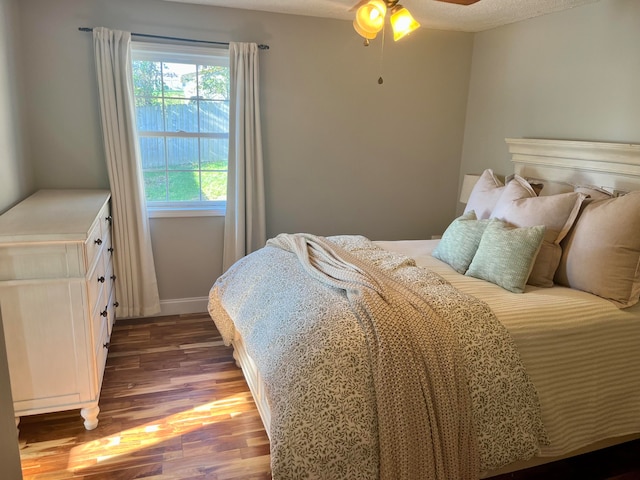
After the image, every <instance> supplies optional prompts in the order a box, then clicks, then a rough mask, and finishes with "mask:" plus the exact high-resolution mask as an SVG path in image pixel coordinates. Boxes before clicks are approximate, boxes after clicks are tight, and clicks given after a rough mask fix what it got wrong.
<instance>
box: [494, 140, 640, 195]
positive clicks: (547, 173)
mask: <svg viewBox="0 0 640 480" xmlns="http://www.w3.org/2000/svg"><path fill="white" fill-rule="evenodd" d="M505 141H506V143H507V145H509V152H510V153H511V161H512V162H513V163H514V172H515V173H517V174H518V175H520V176H521V177H524V178H528V179H540V180H546V181H548V180H553V182H554V183H558V184H562V183H563V182H566V183H570V184H574V185H575V184H580V185H595V186H598V187H601V188H605V189H606V190H609V191H610V192H614V193H618V192H628V191H631V190H640V145H637V144H630V143H604V142H583V141H574V140H550V139H541V138H506V139H505ZM545 189H547V186H546V185H545ZM552 190H553V189H552Z"/></svg>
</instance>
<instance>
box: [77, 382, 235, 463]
mask: <svg viewBox="0 0 640 480" xmlns="http://www.w3.org/2000/svg"><path fill="white" fill-rule="evenodd" d="M246 404H247V396H246V394H241V395H236V396H230V397H226V398H223V399H220V400H216V401H213V402H210V403H205V404H203V405H198V406H197V407H194V408H191V409H188V410H185V411H182V412H179V413H176V414H173V415H169V416H167V417H164V418H161V419H158V420H154V421H152V422H148V423H145V424H143V425H140V426H137V427H134V428H129V429H127V430H123V431H121V432H118V433H116V434H113V435H109V436H106V437H102V438H99V439H97V440H92V441H90V442H87V443H84V444H82V445H78V446H76V447H73V448H72V449H71V451H70V452H69V462H68V465H67V471H69V472H77V471H79V470H83V469H86V468H90V467H93V466H96V465H99V464H102V463H104V462H107V461H109V460H114V459H116V460H117V459H119V458H120V457H123V456H126V455H128V454H131V453H134V452H137V451H139V450H143V449H146V448H149V447H153V446H154V445H157V444H158V443H161V442H164V441H166V440H168V439H171V438H174V437H177V436H179V435H183V434H185V433H188V432H191V431H193V430H196V429H198V428H200V427H202V426H204V425H210V424H212V423H217V422H220V421H222V420H225V419H228V418H230V417H231V418H232V417H235V416H237V415H240V414H242V413H244V411H246Z"/></svg>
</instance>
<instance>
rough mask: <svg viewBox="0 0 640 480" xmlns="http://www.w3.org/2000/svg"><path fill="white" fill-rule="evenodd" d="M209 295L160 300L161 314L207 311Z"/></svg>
mask: <svg viewBox="0 0 640 480" xmlns="http://www.w3.org/2000/svg"><path fill="white" fill-rule="evenodd" d="M208 303H209V298H208V297H195V298H174V299H170V300H160V315H184V314H187V313H200V312H206V311H207V305H208Z"/></svg>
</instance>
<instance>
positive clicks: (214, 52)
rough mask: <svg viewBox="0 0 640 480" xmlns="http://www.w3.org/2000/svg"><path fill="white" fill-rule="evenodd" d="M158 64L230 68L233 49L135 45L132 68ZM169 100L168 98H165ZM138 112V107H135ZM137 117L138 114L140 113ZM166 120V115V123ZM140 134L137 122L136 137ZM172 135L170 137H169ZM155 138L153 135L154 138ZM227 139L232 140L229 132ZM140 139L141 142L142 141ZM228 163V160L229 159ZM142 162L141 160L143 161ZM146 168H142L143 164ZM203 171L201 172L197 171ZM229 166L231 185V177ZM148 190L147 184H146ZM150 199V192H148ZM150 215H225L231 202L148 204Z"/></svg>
mask: <svg viewBox="0 0 640 480" xmlns="http://www.w3.org/2000/svg"><path fill="white" fill-rule="evenodd" d="M138 60H142V61H155V62H162V63H186V64H194V65H217V66H224V67H227V68H229V50H228V49H225V48H216V47H200V46H187V45H172V44H163V43H152V42H141V41H132V42H131V65H132V68H133V62H134V61H138ZM162 98H163V99H164V98H165V97H164V95H163V97H162ZM134 109H135V106H134ZM136 117H137V114H136ZM164 120H166V117H165V114H164V112H163V121H164ZM138 133H139V130H138V127H137V121H136V134H138ZM174 133H175V134H179V133H182V134H184V133H186V132H179V131H177V132H171V131H168V130H166V129H165V130H163V131H161V132H159V133H158V137H163V138H167V137H171V136H173V134H174ZM191 133H193V135H188V136H190V137H193V138H198V139H201V138H215V137H210V136H208V135H207V136H204V135H203V136H201V135H200V132H191ZM166 134H169V135H166ZM152 136H153V135H152ZM227 139H228V140H229V141H230V138H229V135H228V133H227ZM139 141H140V140H139V138H138V142H139ZM227 160H228V159H227ZM139 161H140V162H141V159H140V160H139ZM141 167H142V165H141ZM197 171H199V169H198V170H197ZM228 173H229V170H228V163H227V182H228V181H229V178H228ZM143 188H144V181H143ZM145 199H146V191H145ZM146 205H147V215H148V216H149V217H150V218H162V217H200V216H224V215H225V213H226V207H227V200H226V199H225V200H202V201H201V200H195V201H154V202H149V201H146Z"/></svg>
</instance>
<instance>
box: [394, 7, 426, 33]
mask: <svg viewBox="0 0 640 480" xmlns="http://www.w3.org/2000/svg"><path fill="white" fill-rule="evenodd" d="M390 22H391V28H393V39H394V40H395V41H396V42H397V41H398V40H400V39H401V38H402V37H404V36H405V35H408V34H410V33H411V32H413V31H414V30H416V29H418V28H419V27H420V24H419V23H418V22H416V20H415V19H414V18H413V16H412V15H411V13H409V10H407V9H406V8H404V7H403V6H402V5H396V6H395V7H393V10H391V18H390Z"/></svg>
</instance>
